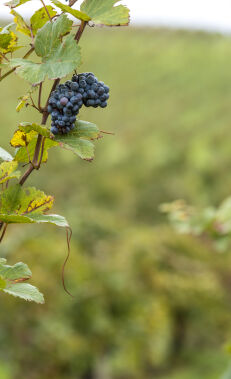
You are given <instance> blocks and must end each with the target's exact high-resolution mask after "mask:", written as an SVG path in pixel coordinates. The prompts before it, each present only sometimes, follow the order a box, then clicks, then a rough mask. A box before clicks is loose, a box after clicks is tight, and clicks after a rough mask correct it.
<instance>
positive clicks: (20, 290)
mask: <svg viewBox="0 0 231 379" xmlns="http://www.w3.org/2000/svg"><path fill="white" fill-rule="evenodd" d="M3 292H5V293H8V294H10V295H13V296H15V297H20V298H21V299H23V300H27V301H34V302H35V303H38V304H44V297H43V294H42V293H41V292H39V290H38V289H37V288H36V287H34V286H32V285H31V284H28V283H15V284H9V285H7V286H6V288H5V289H4V290H3Z"/></svg>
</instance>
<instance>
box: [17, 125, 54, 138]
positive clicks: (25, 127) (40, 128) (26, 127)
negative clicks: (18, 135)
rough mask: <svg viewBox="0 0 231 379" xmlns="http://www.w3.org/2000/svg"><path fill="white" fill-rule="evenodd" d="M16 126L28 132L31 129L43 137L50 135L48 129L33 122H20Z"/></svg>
mask: <svg viewBox="0 0 231 379" xmlns="http://www.w3.org/2000/svg"><path fill="white" fill-rule="evenodd" d="M18 128H19V129H20V130H21V131H23V132H25V133H30V132H31V131H32V130H33V131H35V132H37V133H38V134H41V135H42V136H44V137H50V131H49V130H48V129H47V128H46V127H45V126H42V125H39V124H36V123H35V122H32V123H31V122H21V123H20V124H19V126H18Z"/></svg>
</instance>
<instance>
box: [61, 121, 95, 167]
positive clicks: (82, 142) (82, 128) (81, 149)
mask: <svg viewBox="0 0 231 379" xmlns="http://www.w3.org/2000/svg"><path fill="white" fill-rule="evenodd" d="M100 137H101V135H100V131H99V129H98V128H97V126H96V125H95V124H92V123H90V122H87V121H81V120H78V121H77V122H76V124H75V129H74V130H73V131H71V132H70V133H68V134H66V135H57V136H55V137H54V141H56V142H59V146H60V147H61V148H63V149H66V150H71V151H72V152H73V153H74V154H76V155H78V156H79V157H80V158H82V159H84V160H87V161H92V160H93V158H94V149H95V148H94V144H93V143H92V142H91V140H94V139H98V138H100Z"/></svg>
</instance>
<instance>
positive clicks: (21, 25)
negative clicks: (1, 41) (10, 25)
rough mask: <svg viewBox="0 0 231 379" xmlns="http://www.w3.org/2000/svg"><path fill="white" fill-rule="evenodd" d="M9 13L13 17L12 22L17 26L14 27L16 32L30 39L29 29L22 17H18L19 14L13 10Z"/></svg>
mask: <svg viewBox="0 0 231 379" xmlns="http://www.w3.org/2000/svg"><path fill="white" fill-rule="evenodd" d="M10 13H11V14H12V15H13V16H14V22H15V24H16V25H17V26H16V30H17V31H18V32H21V33H23V34H25V35H26V36H29V37H30V36H31V31H30V28H29V26H28V25H27V24H26V22H25V21H24V19H23V18H22V16H20V14H18V13H17V12H16V11H14V10H13V9H12V11H11V12H10Z"/></svg>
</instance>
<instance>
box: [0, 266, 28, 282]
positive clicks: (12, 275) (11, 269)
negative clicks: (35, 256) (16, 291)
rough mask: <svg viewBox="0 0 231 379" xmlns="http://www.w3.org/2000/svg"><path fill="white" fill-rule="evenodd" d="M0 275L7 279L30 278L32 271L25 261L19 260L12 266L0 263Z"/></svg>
mask: <svg viewBox="0 0 231 379" xmlns="http://www.w3.org/2000/svg"><path fill="white" fill-rule="evenodd" d="M0 276H1V277H2V278H3V279H7V280H16V279H30V278H31V276H32V273H31V270H30V269H29V267H28V266H27V265H26V264H25V263H22V262H19V263H16V264H15V265H13V266H9V265H6V264H0Z"/></svg>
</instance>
